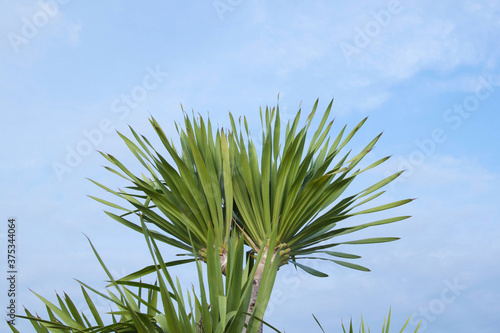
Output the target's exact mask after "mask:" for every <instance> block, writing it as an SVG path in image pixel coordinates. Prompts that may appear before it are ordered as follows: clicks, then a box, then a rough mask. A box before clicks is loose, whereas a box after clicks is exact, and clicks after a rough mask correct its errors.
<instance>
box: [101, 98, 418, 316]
mask: <svg viewBox="0 0 500 333" xmlns="http://www.w3.org/2000/svg"><path fill="white" fill-rule="evenodd" d="M332 103H333V100H332V101H331V102H330V103H329V105H328V107H327V108H326V111H325V112H324V114H323V116H322V118H321V120H320V122H319V125H318V126H317V128H316V130H315V131H314V134H313V136H312V138H308V136H307V134H308V133H309V131H310V126H311V124H312V122H313V118H314V116H315V114H316V111H317V107H318V100H316V103H315V104H314V107H313V109H312V112H311V113H310V114H309V116H308V117H307V119H306V121H305V124H304V126H303V127H302V128H300V129H299V121H300V116H301V110H300V109H299V111H298V113H297V115H296V117H295V118H294V120H293V121H288V123H287V125H286V129H285V132H284V136H283V135H282V129H281V119H280V112H279V104H278V105H277V106H276V107H273V108H266V109H265V111H263V110H262V109H261V110H260V118H261V124H262V143H263V145H262V149H261V151H260V152H258V151H257V149H256V146H255V144H254V142H253V140H252V136H251V133H250V131H249V128H248V124H247V120H246V118H245V117H244V118H243V124H242V121H241V117H240V118H239V124H238V126H237V125H236V122H235V120H234V118H233V116H232V115H231V114H229V117H230V122H231V127H230V128H229V129H222V128H221V129H217V130H216V132H215V134H214V132H213V128H212V124H211V122H210V119H208V120H207V121H206V122H205V120H204V119H203V117H201V116H199V117H198V119H195V117H194V116H193V118H192V119H190V118H189V117H188V116H187V115H185V119H184V123H185V128H181V127H180V126H178V125H177V124H176V128H177V131H178V134H179V137H180V144H181V147H180V149H177V148H176V147H175V146H174V144H173V141H171V140H169V139H168V138H167V135H166V134H165V132H164V131H163V130H162V128H161V126H160V125H159V124H158V122H157V121H156V120H155V119H154V118H151V120H150V122H151V124H152V126H153V127H154V129H155V131H156V133H157V135H158V137H159V138H160V140H161V142H162V144H163V147H161V148H162V149H165V150H166V153H167V155H168V157H167V158H165V157H164V156H163V155H162V154H164V152H160V151H159V148H158V150H157V148H155V147H153V145H152V144H151V143H150V142H149V141H148V139H147V138H146V137H144V136H140V135H138V134H137V133H136V132H135V131H134V130H133V129H132V128H130V130H131V132H132V135H133V136H134V138H135V141H136V142H137V143H134V142H133V141H132V140H130V139H128V138H127V137H126V136H124V135H122V134H121V133H119V135H120V137H121V138H122V139H123V140H124V141H125V143H126V144H127V146H128V148H129V149H130V150H131V151H132V153H133V154H134V155H135V157H136V158H137V159H138V160H139V161H140V162H141V163H142V165H143V166H144V168H145V169H146V170H147V171H148V173H149V175H148V176H144V175H142V176H141V177H139V176H136V175H134V174H133V173H132V172H131V171H129V170H128V169H127V167H125V166H124V165H123V164H122V163H120V162H119V161H118V160H117V159H116V158H115V157H113V156H112V155H109V154H102V155H103V156H104V157H105V158H106V159H107V160H108V161H109V162H111V163H112V164H113V165H114V166H116V167H117V169H113V168H110V167H107V169H108V170H110V171H111V172H113V173H115V174H117V175H119V176H121V177H123V178H125V179H126V180H128V181H129V182H130V183H131V185H132V186H130V187H128V188H127V191H124V190H118V191H115V190H112V189H110V188H108V187H106V186H104V185H102V184H99V183H97V182H94V183H96V184H97V185H98V186H100V187H102V188H103V189H105V190H107V191H109V192H110V193H113V194H114V195H116V196H118V197H120V198H121V199H124V200H125V201H126V202H128V203H129V204H131V206H132V207H130V208H126V207H123V206H122V205H118V204H116V203H112V202H108V201H105V200H103V199H99V198H95V197H93V198H94V199H96V200H98V201H100V202H102V203H104V204H106V205H108V206H111V207H113V208H115V209H118V210H122V211H124V213H123V214H116V213H112V212H106V214H108V215H109V216H111V217H112V218H113V219H115V220H116V221H118V222H120V223H122V224H124V225H126V226H127V227H129V228H132V229H134V230H136V231H139V232H142V228H141V226H140V224H139V223H138V222H134V221H132V220H131V218H132V217H133V216H134V215H137V216H141V217H142V218H143V219H144V221H145V222H146V223H150V224H153V225H155V226H156V227H157V228H158V230H156V231H151V235H152V237H154V238H155V239H156V240H158V241H162V242H165V243H167V244H169V245H172V246H174V247H177V248H179V249H182V250H185V251H187V253H186V254H187V255H190V254H193V253H195V254H196V256H197V257H198V258H200V259H202V260H205V261H206V250H207V243H208V238H207V237H208V235H209V234H211V232H212V231H213V234H214V237H215V240H216V243H217V244H219V249H218V251H219V255H220V260H221V271H222V273H224V272H225V268H226V263H227V246H228V245H227V244H229V241H230V239H231V235H232V234H238V235H240V236H241V237H244V239H245V242H246V244H247V245H248V246H249V247H250V250H249V256H250V257H252V258H255V254H256V253H259V252H261V253H263V255H262V256H261V258H260V260H259V261H255V260H254V262H253V264H255V265H257V269H256V272H255V275H254V277H253V278H254V283H253V294H252V299H251V301H250V305H249V309H248V313H249V314H252V313H253V311H254V307H255V305H256V304H257V303H258V300H257V293H258V290H259V287H260V281H261V277H262V274H263V273H264V265H265V262H266V258H268V257H269V256H270V257H271V258H272V260H279V266H282V265H285V264H288V263H291V264H293V265H295V266H296V267H299V268H301V269H303V270H305V271H306V272H308V273H310V274H313V275H315V276H319V277H326V276H327V275H326V274H325V273H322V272H319V271H317V270H315V269H313V268H311V267H308V266H306V265H304V264H303V260H304V259H318V260H329V261H331V262H333V263H335V264H338V265H342V266H346V267H349V268H352V269H357V270H361V271H368V269H367V268H365V267H363V266H361V265H358V264H354V263H352V262H349V261H345V259H358V258H360V257H359V256H357V255H354V254H350V253H344V252H337V251H331V248H333V247H336V246H339V245H341V244H371V243H382V242H390V241H394V240H396V239H398V238H395V237H381V238H367V239H357V240H351V241H343V242H335V241H334V239H335V237H338V236H343V235H346V234H349V233H353V232H356V231H359V230H362V229H365V228H368V227H373V226H378V225H383V224H387V223H393V222H397V221H401V220H404V219H407V218H408V217H409V216H397V217H392V218H385V219H382V220H376V221H373V222H369V223H363V224H360V225H355V226H344V227H341V226H337V224H338V223H341V222H344V220H346V219H348V218H350V217H355V216H358V215H364V214H370V213H375V212H379V211H383V210H387V209H391V208H394V207H398V206H401V205H404V204H406V203H408V202H410V201H411V200H412V199H406V200H399V201H395V202H391V203H387V204H383V205H378V206H374V207H373V206H372V207H368V208H362V207H365V206H366V205H367V204H368V203H370V202H371V201H373V200H374V199H376V198H379V196H380V195H382V194H383V193H384V191H382V190H381V188H383V187H384V186H386V185H387V184H389V183H390V182H391V181H393V180H394V179H396V178H397V177H398V176H399V175H400V174H401V172H398V173H395V174H393V175H391V176H389V177H387V178H385V179H382V180H379V181H378V182H376V183H374V184H373V185H371V186H368V187H367V188H366V189H364V190H362V191H361V192H359V193H357V194H354V195H347V196H343V195H344V193H345V191H346V189H347V188H348V187H349V185H350V184H351V183H352V182H353V181H354V179H355V178H356V177H357V176H359V175H361V174H362V173H364V172H365V171H367V170H370V169H372V168H374V167H376V166H378V165H380V164H382V163H383V162H385V161H386V160H387V159H388V158H389V157H384V158H382V159H380V160H377V161H375V162H373V163H372V164H370V165H368V166H367V167H365V168H362V169H360V168H357V165H358V164H359V163H360V162H361V161H362V159H363V158H364V157H365V156H366V155H367V154H368V153H369V152H370V150H372V148H373V147H374V146H375V144H376V142H377V141H378V140H379V138H380V135H381V134H380V135H378V136H377V137H375V138H374V139H373V140H372V141H370V142H369V143H368V144H367V145H366V147H365V148H364V149H362V150H361V151H360V152H358V153H357V154H356V155H354V156H353V157H351V158H349V157H350V155H351V151H348V152H346V153H344V152H343V148H344V147H345V146H346V145H347V144H348V143H349V142H350V140H351V139H352V138H353V136H354V135H355V134H356V132H357V131H358V130H359V129H360V128H361V126H362V125H363V124H364V123H365V121H366V118H365V119H363V120H362V121H361V122H360V123H359V124H358V125H356V126H355V127H354V128H353V129H352V130H351V131H350V132H348V133H347V132H346V127H345V126H344V127H343V128H342V130H341V131H340V132H339V133H338V134H337V135H336V136H334V137H333V136H330V130H331V128H332V124H333V121H331V122H328V118H329V116H330V112H331V109H332ZM346 133H347V134H346ZM259 153H260V158H259V156H258V155H259ZM169 160H170V161H172V162H169ZM273 233H274V234H275V235H276V239H275V241H276V243H275V244H277V245H276V246H273V247H271V248H269V246H268V242H269V238H270V235H271V234H273ZM194 260H195V258H191V259H185V260H179V261H176V262H175V263H179V264H181V263H185V262H189V261H194ZM153 269H154V268H153V267H152V266H150V267H146V268H144V269H142V270H140V271H138V272H136V273H133V274H131V275H129V276H127V277H125V278H123V279H122V280H123V281H126V280H128V279H133V278H137V277H139V276H141V275H144V274H147V273H149V272H151V271H152V270H153Z"/></svg>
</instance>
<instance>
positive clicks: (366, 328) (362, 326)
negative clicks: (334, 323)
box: [313, 310, 420, 333]
mask: <svg viewBox="0 0 500 333" xmlns="http://www.w3.org/2000/svg"><path fill="white" fill-rule="evenodd" d="M313 317H314V320H315V321H316V323H317V324H318V326H319V328H320V329H321V331H322V332H323V333H325V330H324V329H323V327H321V324H320V323H319V321H318V319H317V318H316V317H315V316H314V315H313ZM410 319H411V316H410V317H409V318H408V319H407V320H406V322H405V323H404V325H403V327H402V328H401V330H400V331H399V333H403V332H404V330H405V328H406V326H407V325H408V323H409V322H410ZM390 326H391V310H389V315H388V316H387V318H384V324H383V326H382V333H389V329H390ZM419 327H420V323H419V324H418V325H417V327H416V328H415V331H414V333H417V332H418V329H419ZM342 331H343V332H344V333H354V329H353V327H352V318H351V320H350V322H349V331H346V328H345V326H344V323H342ZM358 332H359V333H366V332H368V333H370V327H369V326H368V325H367V324H366V325H365V322H364V320H363V316H361V323H360V324H359V331H358Z"/></svg>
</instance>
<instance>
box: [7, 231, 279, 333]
mask: <svg viewBox="0 0 500 333" xmlns="http://www.w3.org/2000/svg"><path fill="white" fill-rule="evenodd" d="M142 229H143V233H144V236H145V239H146V241H147V245H148V247H149V250H150V253H151V257H152V259H153V262H154V265H153V267H154V274H155V276H156V282H154V284H151V283H146V282H144V281H141V280H136V281H119V280H116V279H115V278H114V277H113V276H112V275H111V273H110V272H109V270H108V269H107V268H106V266H105V264H104V262H103V261H102V259H101V257H100V256H99V254H98V252H97V251H96V249H95V247H94V246H93V245H92V243H91V242H90V240H89V242H90V245H91V247H92V250H93V251H94V254H95V255H96V257H97V259H98V260H99V263H100V264H101V266H102V267H103V269H104V270H105V272H106V274H107V275H108V277H109V279H110V281H111V285H110V286H108V287H114V290H115V291H114V292H112V291H111V290H109V289H108V290H107V291H108V294H105V293H102V292H100V291H98V290H96V289H94V288H92V287H90V286H88V285H87V284H85V283H83V282H80V284H81V290H82V294H83V297H84V299H85V302H86V305H87V306H86V309H85V311H82V307H80V306H76V305H75V302H74V301H73V300H72V299H71V298H70V296H68V295H67V294H66V293H64V296H63V297H61V296H59V295H57V303H53V302H50V301H49V300H47V299H46V298H44V297H42V296H40V295H38V294H35V295H36V296H38V298H40V300H41V301H42V302H43V303H44V304H45V306H46V309H47V316H46V317H45V318H42V317H41V316H39V315H34V314H32V313H31V312H30V311H29V310H27V309H25V312H26V315H24V316H19V317H21V318H24V319H27V320H29V321H30V322H31V324H32V326H33V328H34V329H35V331H36V332H38V333H49V332H54V333H56V332H73V333H77V332H89V333H112V332H121V333H126V332H130V333H132V332H137V333H152V332H156V333H169V332H170V333H174V332H192V333H200V332H206V333H209V332H210V333H222V332H235V333H239V332H257V331H258V330H259V327H260V326H261V323H262V322H263V321H262V318H263V316H264V312H265V309H266V306H267V303H268V301H269V298H270V296H271V290H272V285H273V283H274V280H275V276H276V273H277V270H278V261H274V262H271V258H268V259H266V260H264V262H265V268H266V270H265V271H266V274H265V275H264V276H263V279H262V288H260V291H259V295H258V297H259V300H260V302H259V307H258V308H256V310H255V311H254V312H253V314H252V316H248V315H247V309H248V306H249V303H250V300H251V294H252V284H253V276H254V275H255V272H256V270H257V267H256V266H252V265H249V264H248V263H249V261H245V250H244V240H243V239H242V238H241V237H237V236H236V237H231V240H230V242H229V243H228V245H227V250H228V252H227V253H228V263H227V269H226V278H225V279H224V277H223V275H222V272H221V267H220V260H219V253H218V251H217V248H218V246H217V243H216V240H215V237H213V235H212V234H211V233H209V234H208V238H207V241H208V245H209V246H208V248H207V252H206V260H207V269H206V270H205V271H204V269H203V267H202V266H201V263H200V262H199V261H198V262H197V270H198V279H199V281H198V282H199V284H198V287H199V292H196V291H195V290H194V287H193V290H192V293H190V292H189V291H188V294H187V297H184V295H183V292H182V290H181V287H180V284H179V280H177V281H175V280H174V279H173V278H172V277H171V275H170V273H169V272H168V268H167V265H168V264H167V265H166V264H165V263H164V260H163V258H162V255H161V253H160V251H159V249H158V246H157V244H156V242H155V241H154V239H153V238H152V237H151V236H150V230H148V229H147V227H146V226H145V224H144V223H142ZM275 238H276V236H275V235H274V236H273V235H270V240H271V242H274V239H275ZM262 255H263V251H261V253H258V254H257V258H258V260H261V258H262ZM91 295H93V296H98V297H99V298H100V299H101V300H104V301H107V302H109V303H110V305H112V306H113V307H111V306H110V308H111V312H108V313H101V311H100V309H99V308H98V307H97V306H96V304H95V302H94V301H93V300H92V298H95V297H91ZM106 317H109V318H106ZM265 324H266V325H267V326H269V327H270V328H271V329H272V330H273V331H275V332H278V333H279V331H278V330H276V329H275V328H274V327H272V326H270V325H269V324H267V323H265ZM8 325H9V327H10V328H11V330H12V332H14V333H19V330H17V329H16V327H15V326H13V325H11V324H10V323H8Z"/></svg>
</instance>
